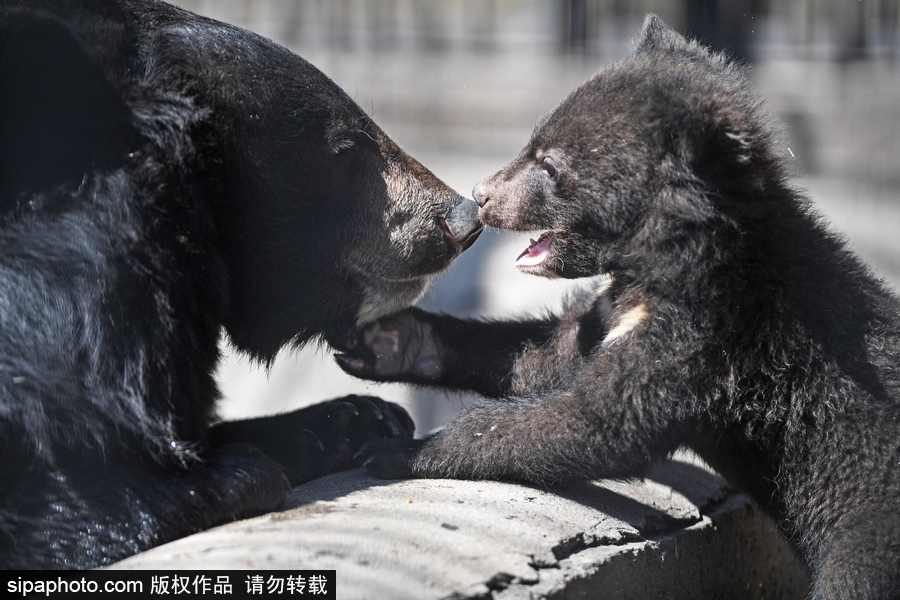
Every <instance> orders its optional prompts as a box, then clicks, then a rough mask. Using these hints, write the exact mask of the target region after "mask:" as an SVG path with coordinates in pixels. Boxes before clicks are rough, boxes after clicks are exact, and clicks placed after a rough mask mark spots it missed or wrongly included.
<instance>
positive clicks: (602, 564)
mask: <svg viewBox="0 0 900 600" xmlns="http://www.w3.org/2000/svg"><path fill="white" fill-rule="evenodd" d="M808 595H809V576H808V573H807V572H806V570H805V569H804V568H803V567H802V565H801V564H800V562H799V561H798V560H797V557H796V556H795V555H794V552H793V550H792V549H791V548H790V546H789V545H788V543H787V542H786V540H784V538H783V536H782V535H781V533H780V532H778V531H777V529H775V527H774V524H773V523H772V521H771V520H770V519H769V518H768V517H767V516H766V515H764V514H763V513H762V512H761V511H760V510H759V508H758V507H757V506H756V505H755V504H754V503H753V502H752V501H751V500H750V499H749V498H748V497H747V496H745V495H744V494H738V493H733V494H731V495H729V496H727V497H725V498H724V499H723V500H722V501H721V502H718V503H717V504H715V505H714V506H711V507H709V510H708V511H707V512H706V513H704V514H703V518H702V520H701V521H700V522H698V523H695V524H693V525H690V526H689V527H686V528H685V529H683V530H678V531H668V532H665V533H662V534H661V535H658V536H651V537H648V538H647V539H645V540H641V541H637V542H631V543H626V544H623V545H619V546H595V547H587V548H583V549H581V550H579V551H577V552H574V553H572V554H571V555H570V556H568V557H566V558H564V559H562V560H560V561H559V565H558V567H555V568H554V567H543V568H540V569H539V580H538V582H537V583H534V584H530V583H525V582H513V583H510V584H509V585H507V586H505V587H504V588H503V589H497V590H492V591H491V593H490V594H487V595H481V596H477V595H476V596H452V598H453V599H454V600H463V599H465V600H481V599H482V598H491V599H492V600H524V599H528V600H535V599H538V598H552V599H555V600H570V599H575V598H615V599H617V600H630V599H634V600H646V599H652V598H666V599H672V600H678V599H685V600H689V599H690V600H696V599H699V598H730V599H741V598H748V599H762V598H767V599H798V600H801V599H805V598H807V597H808Z"/></svg>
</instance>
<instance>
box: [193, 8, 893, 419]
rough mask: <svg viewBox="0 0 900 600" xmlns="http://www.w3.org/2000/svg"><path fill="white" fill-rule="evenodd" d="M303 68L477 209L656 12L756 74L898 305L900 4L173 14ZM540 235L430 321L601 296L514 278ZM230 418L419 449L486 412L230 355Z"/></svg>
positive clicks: (451, 279)
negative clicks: (376, 401)
mask: <svg viewBox="0 0 900 600" xmlns="http://www.w3.org/2000/svg"><path fill="white" fill-rule="evenodd" d="M176 4H179V5H181V6H182V7H184V8H187V9H189V10H192V11H194V12H197V13H200V14H203V15H206V16H210V17H213V18H216V19H219V20H222V21H226V22H229V23H233V24H236V25H239V26H242V27H246V28H248V29H251V30H253V31H255V32H257V33H259V34H261V35H264V36H266V37H270V38H272V39H274V40H276V41H278V42H280V43H282V44H284V45H286V46H288V47H289V48H291V49H292V50H294V51H296V52H297V53H298V54H300V55H301V56H303V57H304V58H306V59H307V60H309V61H310V62H312V63H313V64H314V65H316V66H317V67H318V68H319V69H321V70H322V71H324V72H325V73H326V74H327V75H328V76H330V77H331V78H332V79H333V80H335V81H336V82H337V83H338V84H339V85H340V86H341V87H343V88H344V89H345V90H346V91H347V92H348V93H349V94H350V95H351V96H352V97H353V98H354V99H355V100H356V101H357V102H358V103H359V104H360V106H362V108H363V109H364V110H366V111H367V112H369V113H370V114H371V115H372V116H373V117H374V119H375V121H376V122H377V123H378V124H379V125H380V126H381V127H382V128H383V129H384V130H385V131H386V132H387V133H388V134H389V135H390V136H391V137H392V138H393V139H394V140H395V141H396V142H397V143H398V144H400V145H401V146H402V147H403V148H404V149H405V150H406V151H408V152H409V153H410V154H412V155H413V156H415V157H416V158H418V159H419V160H420V161H421V162H423V163H424V164H425V165H426V166H428V167H429V168H430V169H431V170H432V171H434V173H435V174H437V175H438V177H440V178H441V179H443V180H444V181H445V182H446V183H448V184H449V185H451V186H452V187H454V188H456V189H457V190H459V191H460V192H461V193H463V194H464V195H469V194H470V193H471V189H472V187H473V186H474V184H475V183H477V182H478V181H479V180H481V179H482V178H484V177H486V176H488V175H490V174H492V173H493V172H495V171H496V170H497V169H499V168H500V167H502V166H503V165H504V164H505V163H506V162H507V161H508V160H509V159H511V158H512V157H513V156H515V154H516V153H517V152H518V150H519V149H520V148H521V147H522V146H523V145H524V143H525V142H526V141H527V140H528V137H529V135H530V133H531V130H532V128H533V127H534V125H535V124H536V123H537V122H538V120H539V119H540V118H541V117H542V116H544V115H545V114H546V113H547V112H549V111H550V110H551V109H552V108H553V107H554V106H555V105H556V104H557V103H558V102H559V101H560V100H561V99H562V98H563V97H565V95H566V94H567V93H568V92H569V91H570V90H571V89H573V88H574V87H576V86H577V85H579V84H580V83H582V82H583V81H584V80H585V79H587V78H588V77H589V76H590V75H591V74H593V73H594V72H595V71H596V70H598V69H599V68H601V67H602V66H603V65H604V64H607V63H609V62H610V61H614V60H618V59H621V58H623V57H625V56H626V55H627V54H628V51H629V42H630V40H631V38H632V37H634V36H635V35H636V34H637V33H638V31H639V28H640V25H641V22H642V20H643V18H644V16H645V15H646V13H647V12H655V13H657V14H658V15H660V17H662V18H663V20H665V21H666V22H667V23H668V24H669V25H670V26H672V27H673V28H675V29H677V30H678V31H680V32H682V33H687V34H689V35H692V36H694V37H696V38H699V39H701V40H702V41H704V42H705V43H707V44H708V45H711V46H714V47H716V48H718V49H721V50H725V51H727V52H729V53H730V54H731V55H733V56H735V57H736V58H737V59H739V60H742V61H745V62H746V63H748V64H749V65H750V66H751V68H752V70H751V74H752V78H753V81H754V83H755V84H756V86H757V87H758V89H759V90H760V92H761V94H762V95H763V97H765V98H766V100H767V102H768V103H769V106H770V108H771V110H772V111H773V112H775V113H776V114H777V115H778V116H779V117H780V118H781V119H782V121H783V122H784V123H785V124H786V137H787V139H786V140H785V143H786V144H787V146H788V147H789V148H790V153H791V154H792V155H793V156H794V157H795V161H796V170H797V172H798V176H799V183H800V184H802V185H804V186H805V187H806V188H807V189H808V190H809V192H810V194H811V195H812V197H813V198H814V200H815V202H816V204H817V205H818V206H819V208H820V210H821V211H822V212H823V213H825V214H826V215H827V216H828V217H829V218H830V220H831V221H832V222H833V223H834V226H835V227H836V228H837V229H838V230H840V231H842V232H843V233H844V234H845V235H846V236H847V238H848V239H849V240H850V241H851V243H852V244H853V245H854V246H855V248H856V249H857V250H858V251H859V253H860V254H861V255H862V256H863V257H864V258H865V259H867V260H868V261H869V262H870V263H871V265H872V266H873V269H874V270H875V271H876V272H877V273H878V274H879V275H881V276H883V277H884V278H886V279H887V280H888V281H889V282H890V283H891V284H892V285H893V286H894V287H895V288H900V233H898V231H900V201H898V200H900V197H898V189H900V46H898V42H900V23H898V12H900V11H898V4H900V0H777V1H776V0H669V1H663V0H641V1H630V2H629V1H626V0H430V1H425V0H177V1H176ZM527 243H528V242H527V236H524V238H523V237H522V236H511V235H507V234H499V233H496V232H488V233H486V234H484V235H483V236H482V237H481V239H480V240H479V241H478V243H477V244H475V246H473V247H472V249H470V250H469V251H467V252H466V253H465V254H464V255H463V256H462V257H461V258H460V259H459V260H458V261H457V262H456V263H455V264H454V266H453V267H452V268H451V269H450V270H449V271H448V272H447V273H446V274H444V275H443V276H441V277H440V278H439V279H438V281H437V283H436V285H435V286H434V287H433V288H432V290H431V291H430V293H429V294H428V296H427V297H426V298H425V299H424V300H423V302H422V304H423V305H424V306H426V307H427V308H429V309H432V310H440V311H445V312H450V313H453V314H457V315H481V314H488V315H491V316H502V315H521V314H535V313H540V312H542V311H545V310H552V309H553V307H555V306H558V304H559V302H560V300H561V299H562V297H563V296H564V295H565V294H566V292H567V290H568V289H569V288H570V287H571V286H573V285H575V286H578V285H588V284H590V282H561V281H546V280H543V279H538V278H535V277H529V276H526V275H521V274H518V273H516V272H515V269H514V267H513V262H514V260H515V257H516V256H517V254H518V252H519V251H521V250H522V249H523V248H524V247H525V246H527ZM219 378H220V382H221V384H222V388H223V391H224V393H225V396H226V399H225V401H224V402H223V405H222V414H223V416H224V417H226V418H240V417H247V416H255V415H261V414H271V413H275V412H279V411H284V410H289V409H293V408H297V407H300V406H303V405H306V404H310V403H314V402H318V401H320V400H324V399H328V398H332V397H336V396H340V395H344V394H349V393H368V394H374V395H378V396H381V397H383V398H385V399H387V400H391V401H394V402H398V403H400V404H402V405H403V406H405V407H406V408H407V409H408V410H409V411H410V412H411V413H412V415H413V417H414V418H415V419H416V423H417V425H418V427H419V431H420V432H425V431H429V430H431V429H433V428H435V427H438V426H440V425H441V424H443V423H444V422H446V421H447V420H448V419H450V418H452V417H453V415H455V414H456V413H457V412H458V411H459V410H460V409H461V408H462V407H463V406H465V405H466V404H467V403H469V402H472V401H473V399H472V398H470V397H467V396H464V395H459V394H443V393H434V392H426V391H423V390H416V389H412V388H409V387H405V386H399V385H382V384H371V383H367V382H363V381H359V380H355V379H352V378H350V377H348V376H346V375H344V374H343V373H342V372H341V371H340V370H339V369H337V367H336V366H335V365H334V364H333V361H332V359H331V357H330V352H329V350H328V349H327V348H318V347H307V348H306V349H304V350H303V351H300V352H296V351H295V352H283V354H282V355H281V356H279V359H278V360H277V361H276V363H275V365H274V366H273V367H272V368H271V369H270V370H268V371H267V370H266V369H264V368H263V367H261V366H258V365H255V364H253V363H251V362H250V361H249V360H248V359H246V358H243V357H240V356H237V355H235V354H234V353H232V352H231V351H230V350H227V360H226V361H225V362H224V364H223V366H222V368H221V370H220V374H219Z"/></svg>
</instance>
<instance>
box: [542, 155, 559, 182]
mask: <svg viewBox="0 0 900 600" xmlns="http://www.w3.org/2000/svg"><path fill="white" fill-rule="evenodd" d="M541 168H542V169H543V170H544V172H545V173H547V177H549V178H550V179H556V176H557V175H558V174H559V169H557V168H556V165H554V164H553V162H552V161H551V160H550V158H549V157H547V156H545V157H544V159H543V160H542V161H541Z"/></svg>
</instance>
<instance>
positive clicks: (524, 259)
mask: <svg viewBox="0 0 900 600" xmlns="http://www.w3.org/2000/svg"><path fill="white" fill-rule="evenodd" d="M552 243H553V236H552V235H550V234H549V233H544V234H541V237H539V238H538V240H537V241H534V240H531V245H530V246H528V249H527V250H525V251H524V252H522V254H520V255H519V258H517V259H516V266H517V267H536V266H538V265H540V264H541V263H543V262H544V261H545V260H547V254H548V253H549V252H550V245H551V244H552Z"/></svg>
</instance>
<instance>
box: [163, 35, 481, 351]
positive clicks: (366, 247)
mask: <svg viewBox="0 0 900 600" xmlns="http://www.w3.org/2000/svg"><path fill="white" fill-rule="evenodd" d="M171 36H172V38H173V40H174V41H173V42H172V43H173V44H177V46H178V48H179V52H178V53H177V54H175V56H178V57H183V56H185V55H188V56H190V57H192V59H191V61H190V63H189V64H185V63H184V62H183V58H179V64H178V65H176V66H175V67H173V68H166V69H165V70H164V71H161V72H163V73H164V74H163V75H162V77H165V78H169V77H171V75H170V74H171V73H177V72H178V71H179V70H181V71H187V75H186V79H187V80H188V81H190V82H191V83H190V85H191V88H190V89H189V90H188V91H189V92H190V96H191V98H192V99H193V101H194V102H196V103H197V104H199V105H201V106H202V107H204V108H205V109H206V110H208V111H209V113H208V115H207V116H205V117H204V119H205V120H207V121H208V122H209V123H210V125H212V127H211V128H210V129H211V131H212V132H213V135H212V140H213V142H212V143H211V144H210V146H211V152H214V153H215V160H216V162H217V164H218V165H220V168H219V167H217V169H216V175H217V177H220V178H221V180H220V181H219V183H220V185H221V186H222V192H223V195H224V197H223V199H222V203H221V204H220V206H219V210H217V211H216V220H217V223H216V226H217V230H218V231H219V233H220V236H221V240H222V249H223V252H224V258H225V265H226V268H227V271H228V279H229V295H230V306H229V309H228V311H227V316H226V321H225V326H226V329H227V331H228V333H229V335H230V337H231V339H232V341H233V342H234V343H235V344H236V345H237V346H238V347H239V348H241V349H243V350H246V351H248V352H250V353H251V354H253V355H255V356H257V357H260V358H264V359H269V358H271V357H272V356H274V354H275V353H276V352H277V351H278V349H279V348H281V347H282V346H283V345H284V344H286V343H294V344H302V343H304V342H306V341H307V340H309V339H310V338H312V337H315V336H319V335H322V336H324V337H325V338H326V339H333V338H334V337H335V336H343V335H345V334H346V333H347V332H349V331H351V330H353V329H354V328H356V327H359V326H362V325H364V324H366V323H369V322H371V321H373V320H375V319H377V318H378V317H381V316H384V315H387V314H390V313H393V312H396V311H398V310H400V309H402V308H405V307H407V306H409V305H411V304H413V303H414V302H416V301H417V300H418V299H419V298H420V297H421V295H422V294H423V293H424V291H425V290H426V288H427V286H428V284H429V283H430V281H431V279H432V278H433V277H434V276H435V275H436V274H437V273H440V272H441V271H443V270H444V269H446V268H447V266H448V265H449V264H450V263H451V261H452V260H453V259H454V258H456V257H457V256H458V255H459V253H460V252H462V251H463V250H465V249H466V248H467V247H468V246H469V245H471V244H472V243H473V242H474V240H475V238H476V237H477V236H478V234H479V233H480V231H481V223H480V222H479V220H478V206H477V205H476V204H475V203H474V202H473V201H472V200H469V199H466V198H464V197H462V196H460V195H459V194H457V193H456V192H455V191H454V190H452V189H450V188H449V187H448V186H447V185H445V184H444V183H443V182H441V181H440V180H439V179H438V178H437V177H435V176H434V175H433V174H432V173H431V172H430V171H429V170H428V169H427V168H425V167H424V166H422V165H421V164H420V163H419V162H418V161H416V160H415V159H413V158H412V157H411V156H409V155H408V154H407V153H406V152H404V151H403V150H402V149H401V148H400V147H399V146H398V145H397V144H396V143H394V141H392V140H391V138H390V137H388V135H387V134H386V133H385V132H384V131H383V130H382V129H381V128H379V127H378V126H377V125H376V124H375V122H374V121H373V120H372V118H370V116H369V115H368V114H367V113H366V112H364V111H363V110H362V109H361V108H360V107H359V106H358V105H357V104H356V102H354V101H353V100H352V99H351V98H350V97H349V96H348V95H347V94H346V93H345V92H344V91H343V90H342V89H341V88H340V87H339V86H338V85H336V84H335V83H334V82H333V81H332V80H331V79H329V78H328V77H327V76H326V75H324V74H323V73H322V72H321V71H319V70H318V69H316V68H315V67H314V66H312V65H311V64H310V63H308V62H307V61H305V60H304V59H302V58H300V57H299V56H297V55H296V54H293V53H291V52H289V51H287V50H286V49H284V48H282V47H281V46H278V45H277V44H274V43H272V42H270V41H268V40H266V39H264V38H261V37H259V36H256V35H254V34H252V33H250V32H246V31H243V30H240V29H237V28H234V27H231V26H227V25H223V24H221V23H215V22H207V21H196V22H194V23H192V26H191V28H190V30H188V31H182V30H181V29H176V30H173V31H172V32H171ZM173 54H174V53H173ZM165 66H166V65H163V67H165ZM224 74H227V77H226V76H225V75H224ZM156 87H157V88H159V87H172V82H171V81H166V82H165V83H163V84H157V86H156Z"/></svg>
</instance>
